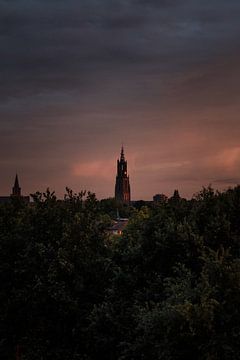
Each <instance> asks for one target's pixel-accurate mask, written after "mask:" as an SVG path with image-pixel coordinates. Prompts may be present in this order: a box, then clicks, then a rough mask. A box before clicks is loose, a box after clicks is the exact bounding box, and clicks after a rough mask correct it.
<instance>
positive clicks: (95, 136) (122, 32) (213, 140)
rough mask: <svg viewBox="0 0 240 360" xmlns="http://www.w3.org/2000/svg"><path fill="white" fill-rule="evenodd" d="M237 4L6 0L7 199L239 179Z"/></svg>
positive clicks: (147, 192) (2, 59) (1, 181)
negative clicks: (119, 164)
mask: <svg viewBox="0 0 240 360" xmlns="http://www.w3.org/2000/svg"><path fill="white" fill-rule="evenodd" d="M239 18H240V1H239V0H215V1H213V0H201V1H200V0H189V1H187V0H182V1H180V0H178V1H177V0H175V1H174V0H169V1H168V0H78V1H77V0H76V1H73V0H68V1H66V0H65V1H63V0H38V1H37V0H11V1H3V0H0V49H1V53H0V173H1V177H0V195H8V194H9V192H10V191H11V187H12V183H13V181H14V177H15V173H16V172H17V173H18V175H19V180H20V184H21V186H22V191H23V193H24V194H28V193H30V192H35V191H37V190H39V191H44V190H45V189H46V188H47V187H50V189H52V190H56V192H57V194H58V195H59V196H60V197H61V196H62V195H63V193H64V189H65V187H66V186H68V187H70V188H72V189H73V190H74V191H76V192H77V191H80V190H82V189H87V190H90V191H93V192H95V193H96V195H97V197H98V198H104V197H111V196H113V194H114V184H115V176H116V160H117V158H118V157H119V153H120V148H121V144H122V142H123V143H124V147H125V155H126V158H127V160H128V170H129V175H130V183H131V189H132V198H133V199H146V200H147V199H152V196H153V195H154V194H156V193H164V194H166V195H168V196H169V195H171V194H172V193H173V191H174V189H179V191H180V194H181V195H182V196H185V197H191V196H192V194H193V193H195V192H197V191H199V190H200V189H201V187H202V186H208V185H209V184H212V186H213V187H214V188H218V189H226V188H228V187H229V186H234V185H236V184H237V183H240V66H239V64H240V21H239Z"/></svg>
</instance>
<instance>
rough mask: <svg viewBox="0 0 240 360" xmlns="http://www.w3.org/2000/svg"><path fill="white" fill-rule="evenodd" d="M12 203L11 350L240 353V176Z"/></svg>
mask: <svg viewBox="0 0 240 360" xmlns="http://www.w3.org/2000/svg"><path fill="white" fill-rule="evenodd" d="M33 199H34V202H33V203H31V205H27V204H25V203H24V202H22V201H21V200H20V199H17V198H16V199H14V198H13V199H12V202H11V203H9V204H4V205H1V206H0V280H1V288H0V319H1V321H0V358H1V359H6V360H10V359H14V358H16V357H17V358H19V359H21V360H50V359H51V360H52V359H56V360H58V359H59V360H60V359H61V360H73V359H85V360H97V359H103V360H115V359H116V360H135V359H146V360H147V359H148V360H151V359H154V360H155V359H161V360H178V359H179V360H180V359H181V360H182V359H184V360H185V359H196V360H223V359H224V360H230V359H231V360H235V359H239V358H240V260H239V255H240V187H236V188H235V189H230V190H227V191H226V192H223V193H219V192H215V191H213V189H211V188H208V189H203V190H202V191H201V192H200V193H199V194H198V195H197V196H196V197H194V199H192V200H190V201H187V200H184V199H181V198H180V197H179V196H175V197H173V198H171V199H170V200H169V201H165V202H163V203H159V204H155V205H154V206H150V205H149V206H143V207H142V208H141V209H134V208H132V207H131V208H128V209H126V208H122V209H121V211H123V212H124V215H126V214H128V215H129V216H130V221H129V224H128V226H127V228H126V230H125V232H124V235H123V236H122V237H118V238H116V237H115V238H113V237H111V236H110V235H109V233H108V228H109V226H110V223H111V217H112V216H114V215H113V214H114V213H115V211H116V207H117V205H116V204H114V201H112V200H110V199H109V200H106V201H100V202H99V201H97V200H96V198H95V196H94V195H93V194H91V193H88V194H85V193H80V194H78V195H75V194H73V193H72V192H71V191H70V190H67V195H66V197H65V199H64V201H58V200H57V199H56V197H55V195H54V193H50V192H49V191H47V192H46V193H44V194H41V193H36V194H34V195H33Z"/></svg>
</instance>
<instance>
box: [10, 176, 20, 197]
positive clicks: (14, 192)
mask: <svg viewBox="0 0 240 360" xmlns="http://www.w3.org/2000/svg"><path fill="white" fill-rule="evenodd" d="M12 196H21V188H20V186H19V181H18V174H16V177H15V182H14V186H13V188H12Z"/></svg>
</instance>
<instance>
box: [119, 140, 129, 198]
mask: <svg viewBox="0 0 240 360" xmlns="http://www.w3.org/2000/svg"><path fill="white" fill-rule="evenodd" d="M115 199H116V200H117V201H118V202H121V203H125V204H129V203H130V201H131V195H130V184H129V176H128V172H127V161H126V160H125V155H124V148H123V145H122V148H121V155H120V159H118V161H117V176H116V184H115Z"/></svg>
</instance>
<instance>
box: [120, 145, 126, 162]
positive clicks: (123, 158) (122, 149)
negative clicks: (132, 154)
mask: <svg viewBox="0 0 240 360" xmlns="http://www.w3.org/2000/svg"><path fill="white" fill-rule="evenodd" d="M124 160H125V155H124V147H123V144H122V148H121V161H124Z"/></svg>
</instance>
